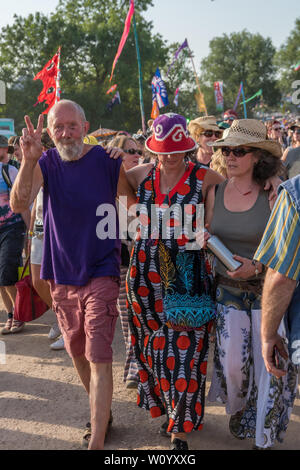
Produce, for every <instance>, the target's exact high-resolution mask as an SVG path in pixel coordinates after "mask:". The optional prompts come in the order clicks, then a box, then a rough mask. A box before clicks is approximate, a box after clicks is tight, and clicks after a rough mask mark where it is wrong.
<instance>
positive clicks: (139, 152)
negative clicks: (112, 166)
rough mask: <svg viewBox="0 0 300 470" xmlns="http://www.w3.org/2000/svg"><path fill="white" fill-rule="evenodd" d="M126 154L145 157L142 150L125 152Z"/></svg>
mask: <svg viewBox="0 0 300 470" xmlns="http://www.w3.org/2000/svg"><path fill="white" fill-rule="evenodd" d="M124 152H125V153H129V154H130V155H136V154H138V155H141V156H142V155H143V152H142V150H135V149H129V150H124Z"/></svg>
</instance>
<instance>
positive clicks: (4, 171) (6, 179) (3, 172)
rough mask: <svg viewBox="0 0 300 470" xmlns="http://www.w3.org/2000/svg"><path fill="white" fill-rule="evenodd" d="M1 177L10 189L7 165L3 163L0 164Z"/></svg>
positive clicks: (10, 183)
mask: <svg viewBox="0 0 300 470" xmlns="http://www.w3.org/2000/svg"><path fill="white" fill-rule="evenodd" d="M2 177H3V179H4V181H5V183H6V184H7V186H8V188H9V189H11V188H12V182H11V179H10V176H9V170H8V163H3V164H2Z"/></svg>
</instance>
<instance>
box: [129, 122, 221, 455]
mask: <svg viewBox="0 0 300 470" xmlns="http://www.w3.org/2000/svg"><path fill="white" fill-rule="evenodd" d="M145 146H146V149H147V150H148V151H150V152H152V153H153V154H156V155H157V163H156V164H153V163H149V164H145V165H139V166H138V167H136V168H133V169H132V170H129V171H128V172H127V176H128V178H129V181H130V183H131V185H132V187H133V188H136V189H137V198H138V210H137V215H138V216H139V226H138V229H137V233H136V237H135V243H134V249H133V253H132V256H131V261H130V265H129V270H128V274H127V292H128V296H127V298H128V307H129V323H130V328H131V332H132V344H133V346H134V350H135V355H136V359H137V364H138V368H139V378H140V380H139V385H138V405H139V406H140V407H141V408H143V409H146V410H149V411H150V414H151V416H152V417H153V418H155V417H158V416H161V415H165V414H166V415H167V420H166V422H165V423H164V424H163V425H162V427H161V428H160V433H161V434H164V435H168V436H170V435H171V449H174V450H185V449H188V444H187V440H186V433H188V432H191V431H193V430H195V429H197V430H198V429H201V428H202V421H203V415H204V397H205V380H206V368H207V355H208V336H209V331H210V327H211V324H212V322H211V321H210V320H211V319H212V318H213V317H214V315H215V303H214V300H213V295H212V290H213V289H212V276H211V271H210V265H209V261H208V259H207V257H206V254H205V251H204V250H202V249H200V247H199V245H198V246H195V244H194V243H192V242H193V239H194V235H195V228H196V226H197V223H199V220H200V219H201V214H203V211H201V208H202V209H203V202H204V199H205V196H206V193H207V188H208V187H209V185H211V184H217V183H219V182H221V181H222V180H223V178H222V177H221V176H220V175H218V174H217V173H215V172H213V171H212V170H210V169H208V168H205V167H203V166H201V165H200V164H194V163H192V162H190V161H189V159H188V158H187V154H188V153H189V152H192V151H194V149H195V148H196V142H195V141H194V140H193V139H191V138H190V137H188V133H187V129H186V120H185V118H184V117H182V116H180V115H178V114H165V115H161V116H159V117H158V118H157V119H156V120H155V121H154V124H153V135H152V136H151V137H149V138H148V139H147V141H146V144H145Z"/></svg>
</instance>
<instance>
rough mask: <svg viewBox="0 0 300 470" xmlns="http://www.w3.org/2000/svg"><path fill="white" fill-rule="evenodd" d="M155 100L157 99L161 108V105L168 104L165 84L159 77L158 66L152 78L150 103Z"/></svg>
mask: <svg viewBox="0 0 300 470" xmlns="http://www.w3.org/2000/svg"><path fill="white" fill-rule="evenodd" d="M155 100H156V101H157V104H158V107H159V108H162V107H163V106H167V105H168V104H169V99H168V93H167V89H166V85H165V83H164V81H163V79H162V78H161V75H160V70H159V68H158V67H157V69H156V72H155V75H154V77H153V79H152V104H153V102H154V101H155Z"/></svg>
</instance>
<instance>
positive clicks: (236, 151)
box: [222, 147, 253, 158]
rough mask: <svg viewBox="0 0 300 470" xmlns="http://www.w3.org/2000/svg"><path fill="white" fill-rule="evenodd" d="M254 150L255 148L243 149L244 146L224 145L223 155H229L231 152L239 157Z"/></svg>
mask: <svg viewBox="0 0 300 470" xmlns="http://www.w3.org/2000/svg"><path fill="white" fill-rule="evenodd" d="M251 152H253V149H243V148H234V149H232V148H229V147H222V155H223V156H224V157H229V155H230V153H233V155H234V156H235V157H237V158H241V157H244V156H245V155H247V153H251Z"/></svg>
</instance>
